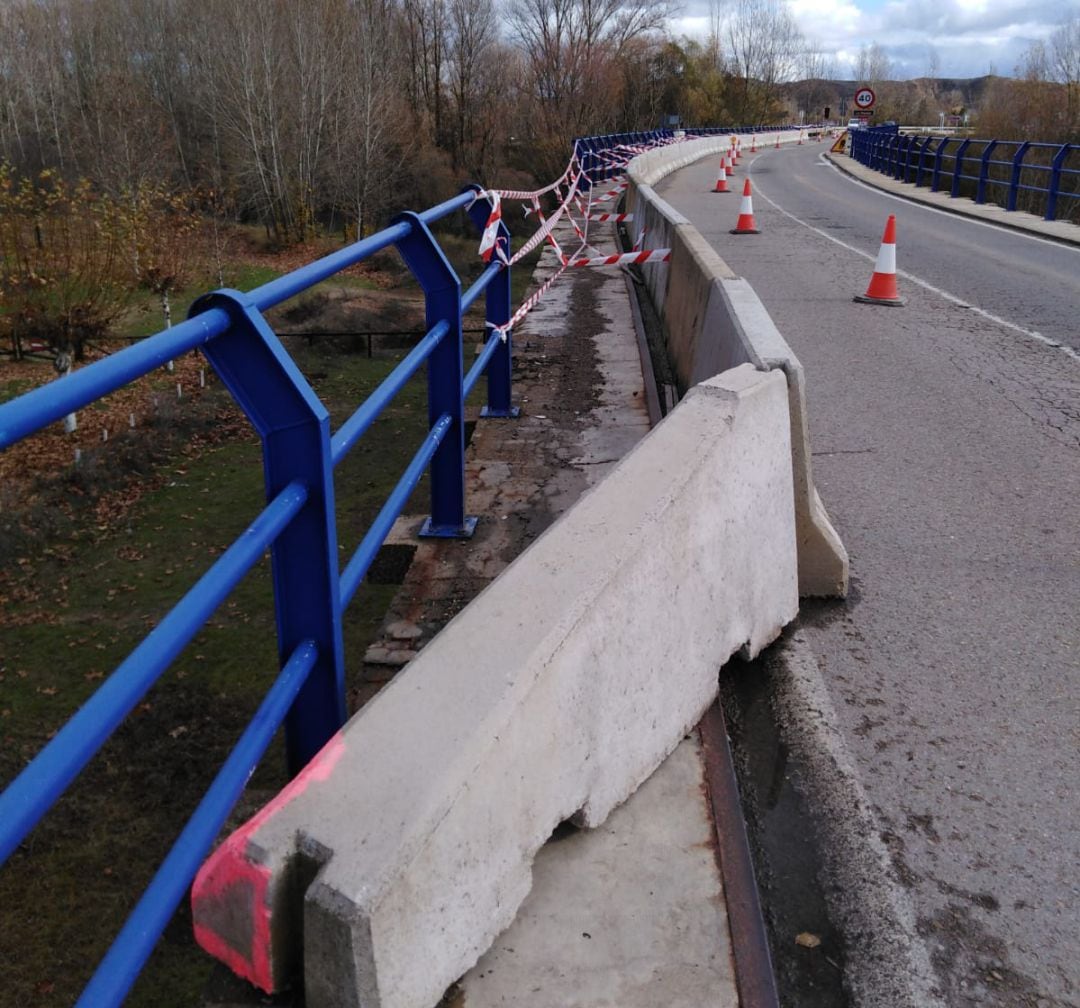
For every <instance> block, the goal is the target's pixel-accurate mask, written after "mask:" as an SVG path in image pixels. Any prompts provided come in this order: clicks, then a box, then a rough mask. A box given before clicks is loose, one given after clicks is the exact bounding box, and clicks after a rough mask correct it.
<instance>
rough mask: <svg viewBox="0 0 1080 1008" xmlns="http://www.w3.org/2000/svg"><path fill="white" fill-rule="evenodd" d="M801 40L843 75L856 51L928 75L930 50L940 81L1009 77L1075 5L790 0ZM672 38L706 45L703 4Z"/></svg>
mask: <svg viewBox="0 0 1080 1008" xmlns="http://www.w3.org/2000/svg"><path fill="white" fill-rule="evenodd" d="M789 5H790V7H791V12H792V14H793V15H794V17H795V21H796V23H797V24H798V26H799V28H800V30H801V31H802V33H803V34H804V35H805V36H806V37H807V39H808V40H809V41H811V42H812V43H813V44H814V45H815V48H817V49H818V50H820V51H821V52H823V53H824V54H825V55H826V56H827V57H831V58H832V59H833V60H834V61H835V63H836V69H837V72H838V73H839V74H840V75H841V76H846V75H847V74H848V73H850V72H851V64H852V63H853V62H854V60H855V58H856V57H857V56H858V52H859V49H860V48H861V47H862V46H864V45H869V44H871V43H872V42H876V43H878V45H880V46H882V47H883V48H884V49H885V52H886V53H887V55H888V56H889V59H890V61H891V62H892V64H893V66H894V68H895V73H896V76H898V77H919V76H922V75H923V74H925V73H926V72H927V68H928V66H929V63H930V51H931V47H932V48H933V49H934V50H935V51H936V53H937V57H938V74H939V76H942V77H978V76H980V75H982V74H985V73H989V72H990V70H991V68H993V70H994V71H995V72H997V73H999V74H1011V73H1012V72H1013V71H1014V69H1015V67H1016V66H1017V64H1018V63H1019V62H1020V59H1021V57H1022V55H1023V52H1024V50H1025V49H1027V47H1028V46H1029V45H1031V43H1032V42H1035V41H1040V40H1045V39H1046V38H1047V37H1048V36H1049V34H1050V33H1051V32H1052V31H1053V30H1054V28H1056V27H1057V26H1058V25H1059V24H1061V23H1062V21H1063V20H1064V19H1065V18H1066V17H1068V16H1069V15H1070V14H1072V13H1075V12H1080V0H1064V2H1063V0H789ZM671 27H672V31H673V32H674V33H675V34H676V35H689V36H691V37H694V38H699V39H701V38H704V37H705V35H706V34H707V32H708V30H709V17H708V5H707V3H706V0H689V2H688V3H687V4H686V5H685V6H684V9H683V16H682V17H681V18H678V19H676V20H674V21H673V22H672V25H671Z"/></svg>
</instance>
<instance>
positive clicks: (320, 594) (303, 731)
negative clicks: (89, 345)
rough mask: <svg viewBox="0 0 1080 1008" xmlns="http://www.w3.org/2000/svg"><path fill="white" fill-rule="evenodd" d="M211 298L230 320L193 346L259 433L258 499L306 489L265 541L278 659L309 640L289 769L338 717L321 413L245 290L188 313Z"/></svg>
mask: <svg viewBox="0 0 1080 1008" xmlns="http://www.w3.org/2000/svg"><path fill="white" fill-rule="evenodd" d="M211 308H220V309H222V310H224V311H225V312H226V313H227V314H228V315H229V317H230V326H229V329H228V331H227V332H225V333H224V334H223V335H221V336H219V337H218V338H217V339H214V340H211V341H210V342H208V343H207V344H205V346H204V347H203V352H204V353H205V354H206V356H207V358H209V360H210V363H211V364H213V366H214V369H215V370H216V371H217V373H218V375H219V376H220V378H221V380H222V382H223V383H224V384H225V386H226V387H227V388H228V389H229V391H230V392H231V393H232V394H233V396H234V397H235V398H236V401H237V403H238V404H239V405H240V407H241V409H243V411H244V412H245V413H246V414H247V416H248V419H249V420H250V421H251V423H252V425H253V426H254V427H255V429H256V430H257V431H258V433H259V436H260V437H261V438H262V445H263V476H264V479H265V483H266V499H267V500H268V501H270V500H273V499H274V498H275V497H276V496H277V495H278V494H279V493H280V492H281V491H282V490H283V489H284V488H285V487H287V486H288V485H289V484H290V483H294V482H297V483H300V484H301V485H303V486H304V488H305V489H306V490H307V500H306V502H305V504H304V506H303V507H302V508H301V509H300V511H299V513H298V514H297V515H296V517H295V518H294V519H293V520H292V522H290V524H289V526H288V527H287V528H286V529H285V530H284V531H283V532H282V533H281V535H279V536H278V538H277V539H276V540H275V542H274V544H273V545H272V546H271V549H270V555H271V570H272V574H273V583H274V609H275V612H276V616H277V633H278V654H279V656H280V661H281V665H282V666H284V664H285V662H286V661H288V659H289V656H290V655H291V654H292V653H293V652H294V651H295V650H296V648H297V647H298V646H299V645H300V644H301V643H302V642H303V641H306V640H310V641H313V642H314V644H315V647H316V650H317V657H316V659H315V664H314V667H313V668H312V670H311V673H310V674H309V675H308V677H307V680H306V682H305V683H304V685H303V687H301V689H300V692H299V693H298V694H297V697H296V699H295V700H294V701H293V703H292V706H291V707H290V708H289V714H288V716H287V717H286V719H285V742H286V750H287V759H288V764H289V772H290V773H291V774H293V775H295V774H297V773H299V771H300V770H302V769H303V767H304V766H305V765H306V764H307V763H308V762H309V761H310V760H311V758H312V757H313V756H314V755H315V754H316V753H317V752H318V751H319V750H320V749H321V748H322V747H323V745H324V744H325V743H326V741H327V740H328V739H329V738H330V736H331V735H333V734H334V732H335V731H337V730H338V728H340V727H341V726H342V724H344V723H345V659H344V645H343V642H342V634H341V595H340V591H339V582H338V557H337V551H338V547H337V522H336V516H335V513H334V479H333V474H334V473H333V469H334V467H333V461H332V459H331V457H330V416H329V414H328V413H327V411H326V407H325V406H323V404H322V402H320V400H319V397H318V396H317V395H316V394H315V392H314V390H313V389H312V388H311V386H310V385H309V384H308V383H307V380H306V379H305V378H304V376H303V375H302V374H301V373H300V370H299V369H298V368H297V366H296V364H295V363H293V361H292V359H291V358H290V357H289V355H288V353H287V352H286V350H285V348H284V347H283V346H282V345H281V343H280V341H279V340H278V338H277V336H275V335H274V333H273V331H272V330H271V329H270V327H269V325H267V323H266V320H265V319H264V318H263V317H262V315H261V314H260V313H259V311H258V309H257V308H255V306H254V305H253V304H252V302H251V299H250V297H249V296H248V295H247V294H241V293H240V292H239V291H232V290H219V291H215V292H214V293H212V294H207V295H205V296H204V297H201V298H199V299H198V300H197V301H196V302H195V303H194V304H193V305H192V306H191V311H190V313H189V315H198V314H199V313H200V312H203V311H206V310H208V309H211Z"/></svg>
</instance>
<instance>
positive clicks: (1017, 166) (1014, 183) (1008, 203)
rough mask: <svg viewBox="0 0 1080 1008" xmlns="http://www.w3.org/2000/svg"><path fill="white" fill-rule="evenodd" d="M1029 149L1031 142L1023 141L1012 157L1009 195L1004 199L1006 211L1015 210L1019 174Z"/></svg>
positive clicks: (1018, 188)
mask: <svg viewBox="0 0 1080 1008" xmlns="http://www.w3.org/2000/svg"><path fill="white" fill-rule="evenodd" d="M1030 147H1031V141H1029V140H1025V141H1024V142H1023V143H1022V144H1021V145H1020V146H1019V147H1017V148H1016V153H1015V154H1014V155H1013V160H1012V173H1011V176H1010V178H1009V195H1008V196H1007V197H1006V198H1005V209H1006V210H1015V209H1016V197H1017V195H1018V193H1019V192H1020V172H1021V171H1022V170H1023V168H1024V155H1025V154H1027V152H1028V149H1029V148H1030Z"/></svg>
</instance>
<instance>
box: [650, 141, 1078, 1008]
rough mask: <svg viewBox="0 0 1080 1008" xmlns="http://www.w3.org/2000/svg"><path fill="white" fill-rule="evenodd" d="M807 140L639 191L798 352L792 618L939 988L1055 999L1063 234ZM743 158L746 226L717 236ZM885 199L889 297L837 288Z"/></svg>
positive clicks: (1074, 543) (1065, 402) (1065, 596)
mask: <svg viewBox="0 0 1080 1008" xmlns="http://www.w3.org/2000/svg"><path fill="white" fill-rule="evenodd" d="M821 149H822V148H821V147H820V146H805V147H794V148H789V149H785V150H780V151H773V150H771V149H770V150H767V151H765V152H764V153H762V154H759V155H758V156H757V157H756V159H755V158H753V157H751V158H744V160H743V163H742V164H741V165H740V167H739V172H738V174H737V175H736V177H735V180H734V183H733V185H732V188H733V189H734V190H735V193H734V194H732V195H716V194H712V193H710V192H709V189H711V187H712V183H713V182H714V181H715V164H713V163H712V159H709V160H706V161H704V162H699V163H698V164H696V165H693V166H691V167H689V168H686V169H684V170H682V171H680V172H678V173H676V174H675V175H672V176H669V178H668V179H667V180H665V181H664V182H663V183H661V184H660V185H659V186H658V187H657V189H658V191H659V193H660V195H661V196H663V197H664V198H665V199H666V200H668V201H669V202H670V203H671V204H672V205H673V206H674V207H675V208H676V209H678V210H680V211H681V212H682V213H684V214H685V215H686V216H687V217H689V218H690V219H691V220H692V221H693V222H694V223H695V225H696V226H697V227H698V228H699V230H701V232H702V234H703V235H704V236H705V237H706V239H708V240H709V241H710V242H711V243H712V244H713V245H714V246H715V247H716V248H717V249H718V250H719V252H720V254H721V255H722V256H723V258H724V259H725V260H726V261H727V262H728V263H729V265H730V266H731V267H732V268H733V269H734V270H735V272H736V273H738V274H740V275H742V276H745V277H746V278H747V279H749V280H750V282H751V283H752V285H753V287H754V289H755V290H756V291H757V293H758V295H759V297H760V298H761V299H762V301H763V302H764V304H765V306H766V308H767V309H768V310H769V312H770V314H771V315H772V317H773V319H774V321H775V322H776V324H777V326H778V327H779V329H780V331H781V333H782V334H783V335H784V336H785V338H786V339H787V340H788V342H789V343H790V344H791V346H792V347H793V349H794V350H795V353H796V354H797V355H798V356H799V358H800V359H801V360H802V362H803V365H804V367H805V369H806V373H807V384H808V394H809V413H810V428H811V443H812V447H813V455H814V458H813V465H814V476H815V479H816V482H817V486H818V489H819V491H820V492H821V496H822V498H823V499H824V501H825V504H826V507H827V508H828V510H829V512H830V514H831V515H832V518H833V521H834V523H835V525H836V527H837V530H838V531H839V533H840V535H841V537H842V538H843V540H844V542H845V544H846V546H847V548H848V550H849V552H850V555H851V570H852V584H853V590H852V593H851V597H850V598H849V599H848V600H847V602H846V603H844V604H835V603H834V604H812V605H808V606H806V607H805V609H804V615H803V617H802V630H801V633H800V634H799V635H798V636H799V638H800V640H801V641H804V642H805V643H806V645H808V647H809V648H810V650H811V652H812V654H813V655H814V656H815V660H816V666H817V669H818V670H820V673H821V676H822V677H823V679H824V684H825V687H826V689H827V691H828V694H829V697H828V699H829V700H830V701H831V705H832V707H834V708H835V711H836V720H837V726H838V727H839V730H840V735H841V737H842V740H843V743H844V745H846V747H847V750H848V752H849V753H850V755H851V758H852V761H853V764H854V768H855V773H856V775H857V777H858V780H859V782H860V783H861V785H862V788H863V789H864V791H865V794H866V797H867V798H868V800H869V804H870V807H871V809H872V810H873V814H874V819H875V828H876V829H877V830H878V832H879V837H880V840H881V841H882V842H884V844H885V847H886V848H887V850H888V853H889V855H890V857H891V860H892V866H893V873H894V876H895V878H897V879H898V880H899V882H900V884H901V885H902V886H903V887H904V888H905V889H906V891H907V894H908V895H909V896H910V902H911V905H912V907H913V912H914V923H915V930H916V931H917V932H918V936H919V937H920V938H921V939H922V941H923V942H924V943H925V949H926V952H927V954H928V956H929V962H930V964H931V965H932V969H933V973H934V986H935V987H936V988H937V994H938V996H939V998H940V1003H943V1004H946V1005H949V1006H968V1005H972V1006H974V1005H980V1006H982V1005H991V1006H1002V1008H1005V1006H1008V1008H1015V1006H1028V1005H1030V1006H1035V1005H1038V1006H1055V1008H1056V1006H1067V1005H1076V1004H1077V1003H1078V998H1080V965H1078V962H1080V959H1078V955H1077V952H1078V944H1080V941H1078V939H1080V899H1078V890H1080V880H1078V870H1077V866H1078V864H1080V798H1078V792H1077V781H1078V773H1077V764H1078V761H1077V756H1078V749H1080V717H1078V714H1080V687H1078V675H1077V673H1078V671H1080V657H1078V655H1080V522H1078V506H1077V501H1078V497H1080V355H1078V354H1077V352H1076V351H1077V349H1078V348H1080V248H1070V247H1066V246H1061V245H1054V244H1051V243H1049V242H1045V241H1042V240H1037V239H1033V238H1028V237H1025V236H1022V235H1019V234H1014V233H1010V232H1007V231H1004V230H1001V229H997V228H993V229H991V228H989V227H987V226H985V225H983V224H981V223H974V222H968V221H965V220H963V219H961V218H958V217H955V216H952V215H947V214H943V213H940V212H934V211H931V210H928V209H925V208H921V207H918V206H915V205H913V204H911V203H908V202H904V201H899V200H896V199H893V198H891V197H888V196H886V195H884V194H882V193H879V192H876V191H874V190H872V189H870V188H868V187H866V186H863V185H860V184H858V183H856V182H854V181H853V180H851V179H849V178H848V177H846V176H844V175H842V174H841V173H839V172H838V171H837V170H836V169H835V168H833V167H831V166H829V165H827V164H822V163H820V161H819V152H820V151H821ZM747 170H749V172H750V175H751V178H752V180H753V182H754V186H755V189H754V211H755V218H756V222H757V225H758V227H759V228H760V230H761V232H762V233H761V234H760V235H756V236H737V237H736V236H732V235H730V234H729V233H728V230H729V229H730V228H732V227H734V225H735V220H736V217H737V215H738V212H739V197H738V192H741V190H742V181H743V177H744V174H745V172H746V171H747ZM889 214H896V216H897V225H898V237H897V259H898V266H899V270H900V271H902V274H903V275H901V277H900V280H899V285H900V292H901V294H902V295H904V296H906V297H907V298H908V303H907V305H906V306H905V307H903V308H888V307H882V306H876V305H862V304H855V303H853V302H852V295H854V294H861V293H863V292H864V291H865V290H866V286H867V283H868V281H869V279H870V274H871V272H872V270H873V261H874V258H875V257H876V254H877V251H878V248H879V244H880V241H881V235H882V231H883V228H884V224H885V220H886V217H887V216H888V215H889ZM1056 344H1061V345H1056ZM1069 348H1072V350H1070V349H1069ZM871 937H873V938H874V939H875V940H885V941H888V936H887V935H885V936H881V935H877V936H869V935H866V934H849V935H848V936H847V940H848V942H849V944H851V945H855V946H857V945H858V944H859V943H860V942H865V941H869V940H871ZM875 997H877V998H878V1000H877V1001H876V1002H875V1003H880V1004H888V1000H887V998H886V999H885V1000H881V996H880V995H875ZM870 1000H873V999H872V998H869V997H868V999H867V1001H866V1002H864V1003H870ZM895 1003H899V1001H897V1002H895Z"/></svg>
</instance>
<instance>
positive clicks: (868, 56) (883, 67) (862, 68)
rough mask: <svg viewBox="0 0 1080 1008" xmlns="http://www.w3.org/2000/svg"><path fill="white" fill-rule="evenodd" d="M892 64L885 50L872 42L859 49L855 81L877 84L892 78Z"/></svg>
mask: <svg viewBox="0 0 1080 1008" xmlns="http://www.w3.org/2000/svg"><path fill="white" fill-rule="evenodd" d="M892 72H893V68H892V62H891V61H890V60H889V57H888V54H887V53H886V52H885V50H884V48H883V47H882V46H880V45H878V44H877V42H871V43H870V44H869V45H864V46H862V47H861V48H860V49H859V55H858V56H857V57H856V59H855V79H856V80H857V81H860V82H861V83H863V84H876V83H878V82H879V81H885V80H889V79H890V78H891V77H892Z"/></svg>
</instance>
